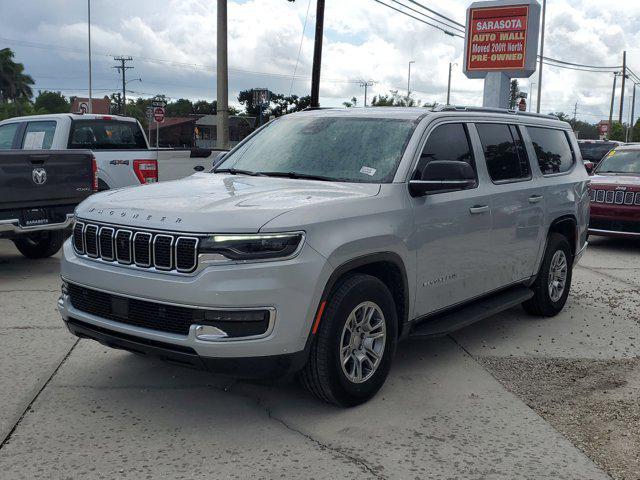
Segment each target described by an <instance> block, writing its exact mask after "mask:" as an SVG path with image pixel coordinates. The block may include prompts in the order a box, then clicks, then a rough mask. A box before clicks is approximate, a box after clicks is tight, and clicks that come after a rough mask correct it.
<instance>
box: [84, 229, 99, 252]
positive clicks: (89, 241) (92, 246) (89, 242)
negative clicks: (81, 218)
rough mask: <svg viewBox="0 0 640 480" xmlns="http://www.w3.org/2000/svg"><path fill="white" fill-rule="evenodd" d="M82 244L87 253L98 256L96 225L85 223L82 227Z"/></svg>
mask: <svg viewBox="0 0 640 480" xmlns="http://www.w3.org/2000/svg"><path fill="white" fill-rule="evenodd" d="M84 246H85V250H86V252H87V255H89V256H90V257H93V258H98V256H99V254H98V227H97V226H96V225H87V226H86V227H85V228H84Z"/></svg>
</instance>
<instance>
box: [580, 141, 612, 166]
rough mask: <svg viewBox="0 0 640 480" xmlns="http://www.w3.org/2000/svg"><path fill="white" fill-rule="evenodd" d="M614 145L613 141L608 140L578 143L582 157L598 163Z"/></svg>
mask: <svg viewBox="0 0 640 480" xmlns="http://www.w3.org/2000/svg"><path fill="white" fill-rule="evenodd" d="M615 146H616V144H615V143H610V142H599V143H596V142H582V143H579V147H580V153H581V154H582V159H583V160H587V161H589V162H595V163H598V162H599V161H600V160H602V159H603V158H604V156H605V155H606V154H607V153H609V151H610V150H611V149H612V148H614V147H615Z"/></svg>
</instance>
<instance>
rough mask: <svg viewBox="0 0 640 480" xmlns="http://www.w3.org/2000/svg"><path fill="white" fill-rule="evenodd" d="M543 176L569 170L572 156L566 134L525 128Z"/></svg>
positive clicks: (559, 131) (552, 130) (546, 129)
mask: <svg viewBox="0 0 640 480" xmlns="http://www.w3.org/2000/svg"><path fill="white" fill-rule="evenodd" d="M527 131H528V132H529V136H530V137H531V142H532V143H533V148H534V150H535V151H536V157H538V164H539V165H540V170H541V171H542V174H543V175H553V174H554V173H563V172H567V171H569V170H570V169H571V166H572V165H573V160H574V155H573V150H571V146H570V145H569V139H568V138H567V134H566V133H565V132H563V131H562V130H554V129H551V128H539V127H527Z"/></svg>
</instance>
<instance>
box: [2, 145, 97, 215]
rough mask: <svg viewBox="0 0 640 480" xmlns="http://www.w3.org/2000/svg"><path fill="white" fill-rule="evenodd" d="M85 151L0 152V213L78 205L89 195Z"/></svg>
mask: <svg viewBox="0 0 640 480" xmlns="http://www.w3.org/2000/svg"><path fill="white" fill-rule="evenodd" d="M92 157H93V154H92V153H91V152H90V151H88V150H74V151H69V150H60V151H57V150H48V151H44V150H5V151H1V152H0V211H2V210H22V209H25V208H33V207H47V206H54V205H69V204H78V203H80V202H81V201H82V200H84V199H85V198H86V197H88V196H89V195H90V194H91V193H92V184H93V172H92V165H91V159H92Z"/></svg>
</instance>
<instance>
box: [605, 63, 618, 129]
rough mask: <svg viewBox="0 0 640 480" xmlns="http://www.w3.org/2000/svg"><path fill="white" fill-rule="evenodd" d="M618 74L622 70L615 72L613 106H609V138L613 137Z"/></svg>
mask: <svg viewBox="0 0 640 480" xmlns="http://www.w3.org/2000/svg"><path fill="white" fill-rule="evenodd" d="M618 75H620V72H614V73H613V91H612V92H611V107H610V108H609V134H608V135H607V137H608V138H611V131H612V130H613V104H614V102H615V100H616V84H617V82H618Z"/></svg>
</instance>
